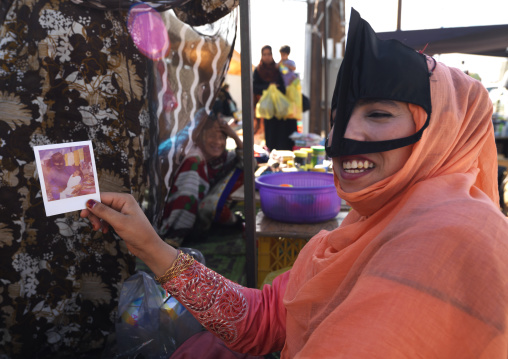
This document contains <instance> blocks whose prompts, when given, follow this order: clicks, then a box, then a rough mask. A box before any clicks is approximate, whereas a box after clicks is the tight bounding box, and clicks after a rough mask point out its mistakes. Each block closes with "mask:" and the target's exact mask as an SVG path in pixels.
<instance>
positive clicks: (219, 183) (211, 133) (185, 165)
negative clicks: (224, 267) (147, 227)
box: [159, 109, 243, 247]
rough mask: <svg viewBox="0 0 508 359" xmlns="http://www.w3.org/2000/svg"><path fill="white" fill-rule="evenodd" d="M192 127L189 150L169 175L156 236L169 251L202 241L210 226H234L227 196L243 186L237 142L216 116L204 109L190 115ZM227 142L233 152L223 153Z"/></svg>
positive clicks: (235, 219) (236, 221)
mask: <svg viewBox="0 0 508 359" xmlns="http://www.w3.org/2000/svg"><path fill="white" fill-rule="evenodd" d="M196 123H197V126H196V128H195V129H194V130H193V131H192V138H191V140H192V145H191V148H190V150H189V151H188V152H187V153H184V154H183V156H184V158H183V159H182V160H181V163H180V165H179V167H178V169H177V170H176V173H175V175H174V181H173V184H172V186H171V189H170V192H169V197H168V199H167V201H166V205H165V208H164V215H163V218H162V225H161V229H160V231H159V232H160V235H161V236H162V237H163V238H164V239H165V240H166V241H167V242H168V243H170V244H172V245H173V246H175V247H178V246H180V245H181V244H182V242H183V241H184V239H185V238H188V237H189V236H194V237H196V236H203V235H204V232H205V231H206V230H207V229H209V228H210V226H211V224H212V223H213V222H216V223H219V224H223V225H235V224H239V223H240V218H239V217H237V216H236V215H235V214H234V213H233V212H232V210H231V209H230V208H229V206H228V202H229V201H228V197H229V195H230V194H231V193H232V192H234V191H235V189H237V188H238V187H239V186H241V185H242V184H243V142H242V140H241V139H240V138H239V137H238V135H237V134H236V132H235V131H233V129H232V128H231V127H230V126H229V125H228V124H227V122H226V121H225V120H224V119H223V118H222V117H220V116H217V115H215V114H213V113H207V112H206V111H205V109H201V110H199V111H198V113H197V114H196ZM228 137H231V138H233V139H234V141H235V143H236V149H235V150H234V151H227V150H226V141H227V138H228ZM186 148H187V146H186V145H184V146H182V149H186Z"/></svg>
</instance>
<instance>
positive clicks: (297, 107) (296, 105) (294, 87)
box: [286, 78, 303, 120]
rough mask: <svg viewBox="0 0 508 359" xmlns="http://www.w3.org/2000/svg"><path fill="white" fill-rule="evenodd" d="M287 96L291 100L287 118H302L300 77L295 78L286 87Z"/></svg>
mask: <svg viewBox="0 0 508 359" xmlns="http://www.w3.org/2000/svg"><path fill="white" fill-rule="evenodd" d="M286 97H287V99H288V100H289V110H288V114H287V115H286V118H294V119H297V120H301V119H302V114H303V107H302V85H301V83H300V79H298V78H297V79H295V80H294V81H293V82H291V84H290V85H289V86H288V87H286Z"/></svg>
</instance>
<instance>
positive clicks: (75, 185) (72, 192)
mask: <svg viewBox="0 0 508 359" xmlns="http://www.w3.org/2000/svg"><path fill="white" fill-rule="evenodd" d="M82 180H83V172H82V171H81V169H79V168H76V170H75V171H74V173H73V174H72V175H71V176H70V177H69V180H68V181H67V187H65V189H64V190H63V191H62V192H60V199H64V198H71V197H75V196H76V195H77V194H78V193H79V190H80V188H81V181H82Z"/></svg>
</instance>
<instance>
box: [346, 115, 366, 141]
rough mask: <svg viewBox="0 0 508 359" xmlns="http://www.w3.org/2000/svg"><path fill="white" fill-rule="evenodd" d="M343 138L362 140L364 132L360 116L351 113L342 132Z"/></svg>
mask: <svg viewBox="0 0 508 359" xmlns="http://www.w3.org/2000/svg"><path fill="white" fill-rule="evenodd" d="M344 138H349V139H351V140H356V141H364V140H365V133H364V131H363V126H362V121H361V118H360V116H358V115H355V113H354V112H353V114H352V115H351V117H350V119H349V122H348V124H347V127H346V132H345V133H344Z"/></svg>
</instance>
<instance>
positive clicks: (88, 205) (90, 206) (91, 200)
mask: <svg viewBox="0 0 508 359" xmlns="http://www.w3.org/2000/svg"><path fill="white" fill-rule="evenodd" d="M96 204H97V202H96V201H95V200H93V199H89V200H88V201H86V206H87V207H88V208H90V209H92V208H93V207H94V206H95V205H96Z"/></svg>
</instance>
